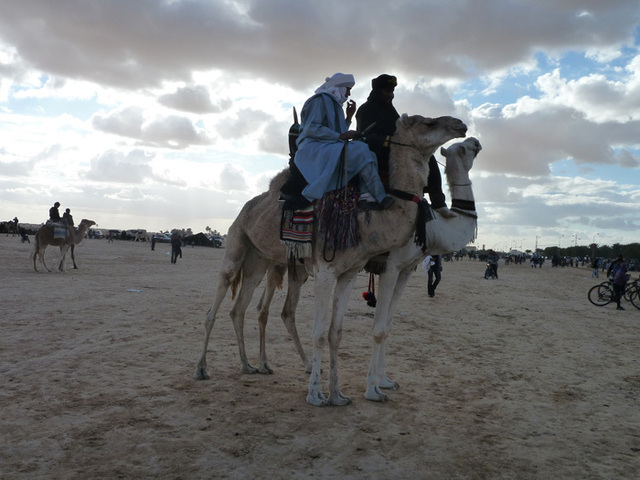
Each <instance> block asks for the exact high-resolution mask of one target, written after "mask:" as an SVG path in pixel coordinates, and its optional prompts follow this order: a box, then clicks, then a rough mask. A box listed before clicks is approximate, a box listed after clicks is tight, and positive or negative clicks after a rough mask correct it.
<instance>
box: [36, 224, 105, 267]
mask: <svg viewBox="0 0 640 480" xmlns="http://www.w3.org/2000/svg"><path fill="white" fill-rule="evenodd" d="M92 225H96V222H94V221H93V220H87V219H83V220H82V221H81V222H80V225H78V228H77V229H74V228H73V227H68V226H66V225H65V227H64V228H66V229H67V232H68V233H69V235H67V236H66V237H63V238H55V235H54V227H52V226H51V225H48V224H44V225H43V226H42V227H40V229H39V230H38V231H37V232H36V235H35V248H34V251H33V269H34V270H35V271H36V272H37V271H38V267H37V266H36V262H37V260H38V258H40V262H41V263H42V266H43V267H44V268H45V269H46V270H47V271H48V272H50V271H51V270H49V269H48V268H47V265H46V264H45V263H44V252H45V250H46V249H47V247H48V246H49V245H53V246H55V247H60V263H59V264H58V270H60V271H61V272H63V271H65V264H64V260H65V256H66V255H67V251H68V250H69V248H70V247H71V245H74V244H75V245H77V244H79V243H80V242H81V241H82V239H83V238H84V236H85V234H86V233H87V231H88V230H89V228H90V227H91V226H92ZM74 265H75V260H74Z"/></svg>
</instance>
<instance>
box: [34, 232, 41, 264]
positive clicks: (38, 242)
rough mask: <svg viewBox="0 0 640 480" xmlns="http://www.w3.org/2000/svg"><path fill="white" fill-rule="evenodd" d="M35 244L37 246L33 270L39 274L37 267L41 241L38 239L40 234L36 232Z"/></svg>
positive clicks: (35, 247)
mask: <svg viewBox="0 0 640 480" xmlns="http://www.w3.org/2000/svg"><path fill="white" fill-rule="evenodd" d="M34 243H35V246H34V250H33V269H34V270H35V271H36V272H37V271H38V267H37V266H36V261H37V259H38V250H39V249H40V239H39V238H38V232H36V238H35V242H34Z"/></svg>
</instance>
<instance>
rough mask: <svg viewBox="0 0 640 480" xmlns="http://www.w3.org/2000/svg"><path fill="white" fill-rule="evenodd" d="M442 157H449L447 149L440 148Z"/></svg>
mask: <svg viewBox="0 0 640 480" xmlns="http://www.w3.org/2000/svg"><path fill="white" fill-rule="evenodd" d="M440 155H442V156H443V157H446V156H447V149H446V148H444V147H440Z"/></svg>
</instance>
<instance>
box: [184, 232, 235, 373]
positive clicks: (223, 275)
mask: <svg viewBox="0 0 640 480" xmlns="http://www.w3.org/2000/svg"><path fill="white" fill-rule="evenodd" d="M233 233H234V230H233V225H232V228H231V229H230V230H229V235H230V237H229V238H230V239H231V240H233V241H231V242H229V243H228V248H227V249H226V250H225V256H224V259H223V260H222V266H221V268H220V272H219V274H218V283H217V285H216V292H215V295H214V298H213V302H212V303H211V307H210V308H209V310H208V311H207V315H206V319H205V322H204V329H205V333H204V345H203V348H202V353H201V355H200V360H198V363H197V364H196V370H195V373H194V374H193V378H195V379H196V380H208V379H209V378H211V377H210V376H209V373H208V372H207V347H208V345H209V337H210V336H211V330H212V329H213V325H214V323H215V321H216V314H217V313H218V309H219V308H220V305H221V304H222V301H223V300H224V297H225V296H226V295H227V291H228V290H229V287H230V286H231V284H232V282H237V281H238V280H239V278H240V276H241V275H242V262H243V260H244V256H245V253H246V249H245V243H244V242H243V241H242V239H238V238H231V235H232V234H233ZM236 236H237V235H236Z"/></svg>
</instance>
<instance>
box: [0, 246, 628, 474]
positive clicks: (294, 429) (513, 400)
mask: <svg viewBox="0 0 640 480" xmlns="http://www.w3.org/2000/svg"><path fill="white" fill-rule="evenodd" d="M31 238H32V242H33V237H31ZM32 248H33V243H32V244H23V243H21V242H20V240H19V237H17V236H16V237H12V236H5V235H2V237H0V276H1V278H2V286H1V288H0V300H1V305H2V316H1V317H0V318H1V321H2V334H1V336H0V379H1V390H0V392H1V394H0V419H1V421H0V425H1V428H0V444H1V445H2V447H1V448H0V478H2V479H45V478H46V479H88V478H96V479H97V478H100V479H111V478H122V479H130V478H131V479H133V478H168V479H199V478H207V479H209V478H212V479H213V478H215V479H217V478H233V479H244V478H247V479H249V478H250V479H258V478H273V479H279V478H287V479H307V478H318V479H325V478H329V479H390V478H394V479H395V478H420V479H549V478H561V479H578V478H580V479H605V478H606V479H620V478H637V475H638V472H640V409H639V407H640V362H639V356H640V348H639V347H640V340H639V337H640V311H638V310H637V309H635V308H633V306H632V305H631V304H628V303H627V304H625V306H626V310H625V311H616V310H615V306H614V305H608V306H606V307H602V308H600V307H595V306H593V305H591V304H590V303H589V302H588V300H587V290H588V288H589V287H590V286H591V285H593V284H595V283H596V280H594V279H592V278H591V271H590V270H589V269H587V268H551V266H550V265H548V264H547V265H545V266H544V268H542V269H540V270H538V269H531V268H530V267H529V266H528V265H508V266H505V265H503V264H502V263H501V265H500V269H499V275H500V279H499V280H485V279H484V278H483V273H484V264H483V263H481V262H478V261H471V260H461V261H453V262H448V263H444V265H443V268H444V270H443V280H442V283H441V284H440V286H439V287H438V289H437V292H436V296H435V297H434V298H429V297H427V295H426V276H425V275H424V274H423V273H422V271H421V270H420V269H418V272H416V274H415V275H414V276H413V278H412V279H411V281H410V283H409V285H408V287H407V290H406V292H405V295H404V297H403V299H402V301H401V306H400V308H399V311H398V313H397V315H396V317H395V319H394V327H393V329H392V332H391V337H390V341H389V347H388V353H387V359H388V362H387V363H388V368H387V370H388V372H389V375H390V377H391V378H393V379H394V380H396V381H398V382H399V383H400V385H401V388H400V389H399V390H397V391H394V392H389V401H388V402H386V403H372V402H369V401H367V400H365V399H364V396H363V395H364V391H365V388H366V375H367V369H368V362H369V354H370V349H371V342H372V338H371V334H370V329H371V322H372V318H373V313H374V311H373V309H372V308H371V307H368V306H367V305H366V303H365V302H364V300H363V299H362V292H363V291H365V290H366V287H367V282H368V276H367V275H366V274H364V273H362V274H360V275H359V277H358V282H357V284H356V287H355V289H354V291H353V292H352V297H351V302H350V305H349V310H348V314H347V318H346V319H345V330H344V336H343V341H342V346H341V354H340V374H341V384H342V390H343V393H345V394H346V395H349V396H350V397H351V398H352V400H353V403H352V404H351V405H349V406H346V407H327V408H317V407H313V406H310V405H307V404H306V402H305V395H306V390H307V381H308V374H306V373H305V372H304V367H303V365H302V362H301V360H300V358H299V357H298V356H297V354H296V352H295V350H294V347H293V343H292V342H291V340H290V339H289V338H288V336H287V333H286V330H285V328H284V325H283V324H282V322H281V320H280V318H279V312H280V309H281V307H282V303H283V300H284V296H285V293H286V292H285V291H284V290H283V291H280V292H278V293H277V294H276V299H275V301H274V305H273V307H272V310H271V317H270V324H269V327H268V330H267V349H268V354H269V360H270V365H271V367H272V368H273V369H274V371H275V373H274V374H273V375H260V374H256V375H246V374H242V373H240V364H239V358H238V351H237V344H236V339H235V335H234V333H233V328H232V325H231V322H230V320H229V317H228V311H229V309H230V306H231V301H230V297H228V298H227V300H226V301H225V303H224V304H223V307H222V309H221V312H220V315H219V316H218V320H217V322H216V325H215V327H214V329H213V334H212V338H211V341H210V344H209V356H208V360H209V373H210V374H211V377H212V378H211V380H208V381H196V380H194V379H193V378H192V375H193V373H194V369H195V364H196V361H197V360H198V357H199V355H200V350H201V348H202V341H203V335H204V318H205V314H206V311H207V309H208V308H209V305H210V303H211V300H212V298H213V290H214V286H215V283H216V277H217V271H218V267H219V264H220V261H221V259H222V257H223V255H224V250H223V249H212V248H206V247H196V248H191V247H185V248H184V249H183V252H184V255H183V258H182V259H178V262H177V264H176V265H171V264H170V262H169V246H168V244H158V245H157V246H156V250H155V251H151V249H150V247H149V245H148V244H139V243H131V242H123V241H115V242H113V243H108V242H107V240H86V241H85V242H84V243H83V244H81V245H80V246H79V247H78V248H77V249H76V260H77V263H78V265H79V269H78V270H73V269H72V268H71V269H69V270H68V271H67V272H66V273H59V272H53V273H42V272H41V273H36V272H34V271H33V268H32V263H31V261H30V258H29V257H30V253H31V251H32ZM46 258H47V259H48V262H47V263H48V265H49V266H50V267H53V266H54V265H55V263H56V260H57V258H58V250H57V249H54V248H49V249H48V250H47V256H46ZM68 266H70V267H72V265H71V262H68ZM635 276H637V273H634V277H635ZM257 297H258V295H256V298H255V299H254V301H253V303H252V305H251V307H250V310H249V311H248V313H247V319H246V327H245V332H246V342H247V348H248V351H249V355H250V360H251V361H252V362H253V364H254V365H255V364H257V359H258V326H257V320H256V319H257V315H256V312H255V305H256V304H257V300H258V298H257ZM312 314H313V285H312V282H309V283H308V284H307V285H305V287H304V289H303V298H302V301H301V304H300V307H299V309H298V329H299V332H300V336H301V338H302V340H303V345H304V346H305V348H306V350H307V352H308V353H309V354H310V353H311V345H310V332H311V324H312ZM324 360H325V369H324V375H325V392H327V391H328V380H327V379H326V373H327V371H328V364H327V361H328V351H325V355H324Z"/></svg>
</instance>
